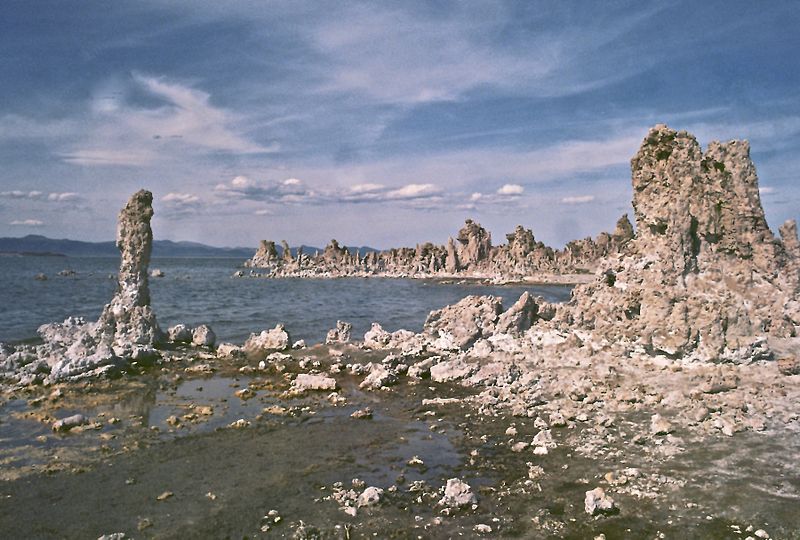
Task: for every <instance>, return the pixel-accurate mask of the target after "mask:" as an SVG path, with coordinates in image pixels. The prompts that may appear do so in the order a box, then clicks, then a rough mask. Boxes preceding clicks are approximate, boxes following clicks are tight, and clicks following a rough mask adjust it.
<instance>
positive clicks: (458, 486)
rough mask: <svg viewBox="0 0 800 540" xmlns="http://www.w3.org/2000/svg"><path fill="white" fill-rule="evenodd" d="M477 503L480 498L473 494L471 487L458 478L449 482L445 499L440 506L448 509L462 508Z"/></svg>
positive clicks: (445, 489) (442, 499)
mask: <svg viewBox="0 0 800 540" xmlns="http://www.w3.org/2000/svg"><path fill="white" fill-rule="evenodd" d="M477 503H478V498H477V497H476V496H475V494H474V493H473V492H472V488H471V487H470V485H469V484H467V483H466V482H464V481H462V480H460V479H458V478H451V479H449V480H448V481H447V485H446V486H445V488H444V497H442V498H441V500H440V501H439V505H440V506H445V507H447V508H461V507H463V506H468V505H472V504H477Z"/></svg>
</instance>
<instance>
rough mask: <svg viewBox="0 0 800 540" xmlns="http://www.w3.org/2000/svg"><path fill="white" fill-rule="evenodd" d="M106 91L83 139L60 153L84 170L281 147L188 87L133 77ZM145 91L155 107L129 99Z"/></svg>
mask: <svg viewBox="0 0 800 540" xmlns="http://www.w3.org/2000/svg"><path fill="white" fill-rule="evenodd" d="M111 88H116V89H117V90H116V91H112V90H111V89H106V88H101V89H100V90H98V94H97V95H95V96H94V98H93V99H92V101H91V103H90V109H91V114H89V116H88V119H87V125H86V127H85V128H84V132H83V140H82V141H80V142H78V143H77V144H74V145H73V146H72V147H71V148H68V149H65V150H62V151H61V152H59V155H60V156H61V158H62V159H63V160H64V161H65V162H67V163H71V164H74V165H81V166H131V167H142V166H146V165H151V164H154V163H156V162H158V161H165V160H172V159H176V158H177V157H181V156H184V157H186V156H194V157H195V158H196V157H197V156H198V155H202V154H208V153H212V154H213V153H222V154H233V155H244V154H268V153H271V152H275V151H276V150H277V149H278V146H277V144H274V143H271V144H268V145H262V144H259V143H257V142H255V141H253V140H251V139H250V138H248V137H247V136H245V135H244V134H243V130H244V129H243V126H242V124H243V123H244V120H245V119H244V118H243V116H241V115H239V114H236V113H233V112H231V111H227V110H225V109H223V108H220V107H217V106H214V105H213V104H212V103H211V95H210V94H208V93H207V92H203V91H202V90H198V89H196V88H193V87H191V86H189V85H185V84H181V83H179V82H176V81H173V80H170V79H168V78H166V77H157V76H150V75H144V74H140V73H134V74H132V76H131V77H130V78H129V79H127V80H126V81H125V82H124V83H119V82H117V83H116V84H114V85H111ZM136 92H140V93H144V94H145V95H146V96H148V97H149V98H150V101H151V102H154V103H155V104H153V105H142V104H139V103H138V102H136V101H133V100H130V99H128V98H127V96H128V95H129V94H132V93H136Z"/></svg>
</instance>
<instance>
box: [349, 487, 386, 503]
mask: <svg viewBox="0 0 800 540" xmlns="http://www.w3.org/2000/svg"><path fill="white" fill-rule="evenodd" d="M382 497H383V490H382V489H381V488H379V487H374V486H370V487H368V488H367V489H365V490H364V492H363V493H361V495H359V496H358V500H357V501H356V506H357V507H358V508H362V507H364V506H375V505H376V504H378V503H380V502H381V498H382Z"/></svg>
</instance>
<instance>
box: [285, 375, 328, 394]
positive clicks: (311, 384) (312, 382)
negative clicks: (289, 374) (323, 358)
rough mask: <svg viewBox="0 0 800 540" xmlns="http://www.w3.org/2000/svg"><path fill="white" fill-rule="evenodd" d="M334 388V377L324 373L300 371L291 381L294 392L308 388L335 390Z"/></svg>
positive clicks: (304, 390)
mask: <svg viewBox="0 0 800 540" xmlns="http://www.w3.org/2000/svg"><path fill="white" fill-rule="evenodd" d="M336 388H337V384H336V379H334V378H332V377H326V376H324V375H310V374H308V373H300V374H299V375H298V376H297V377H296V378H295V380H293V381H292V390H293V391H294V392H306V391H309V390H336Z"/></svg>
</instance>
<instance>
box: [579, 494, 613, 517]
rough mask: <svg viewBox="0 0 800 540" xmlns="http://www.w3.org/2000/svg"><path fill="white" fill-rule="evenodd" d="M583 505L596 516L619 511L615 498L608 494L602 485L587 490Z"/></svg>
mask: <svg viewBox="0 0 800 540" xmlns="http://www.w3.org/2000/svg"><path fill="white" fill-rule="evenodd" d="M583 507H584V510H586V513H587V514H589V515H590V516H595V515H597V514H613V513H615V512H616V511H617V506H616V504H615V503H614V499H612V498H611V497H609V496H608V495H606V492H605V490H604V489H603V488H601V487H598V488H594V489H592V490H590V491H587V492H586V497H585V498H584V501H583Z"/></svg>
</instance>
